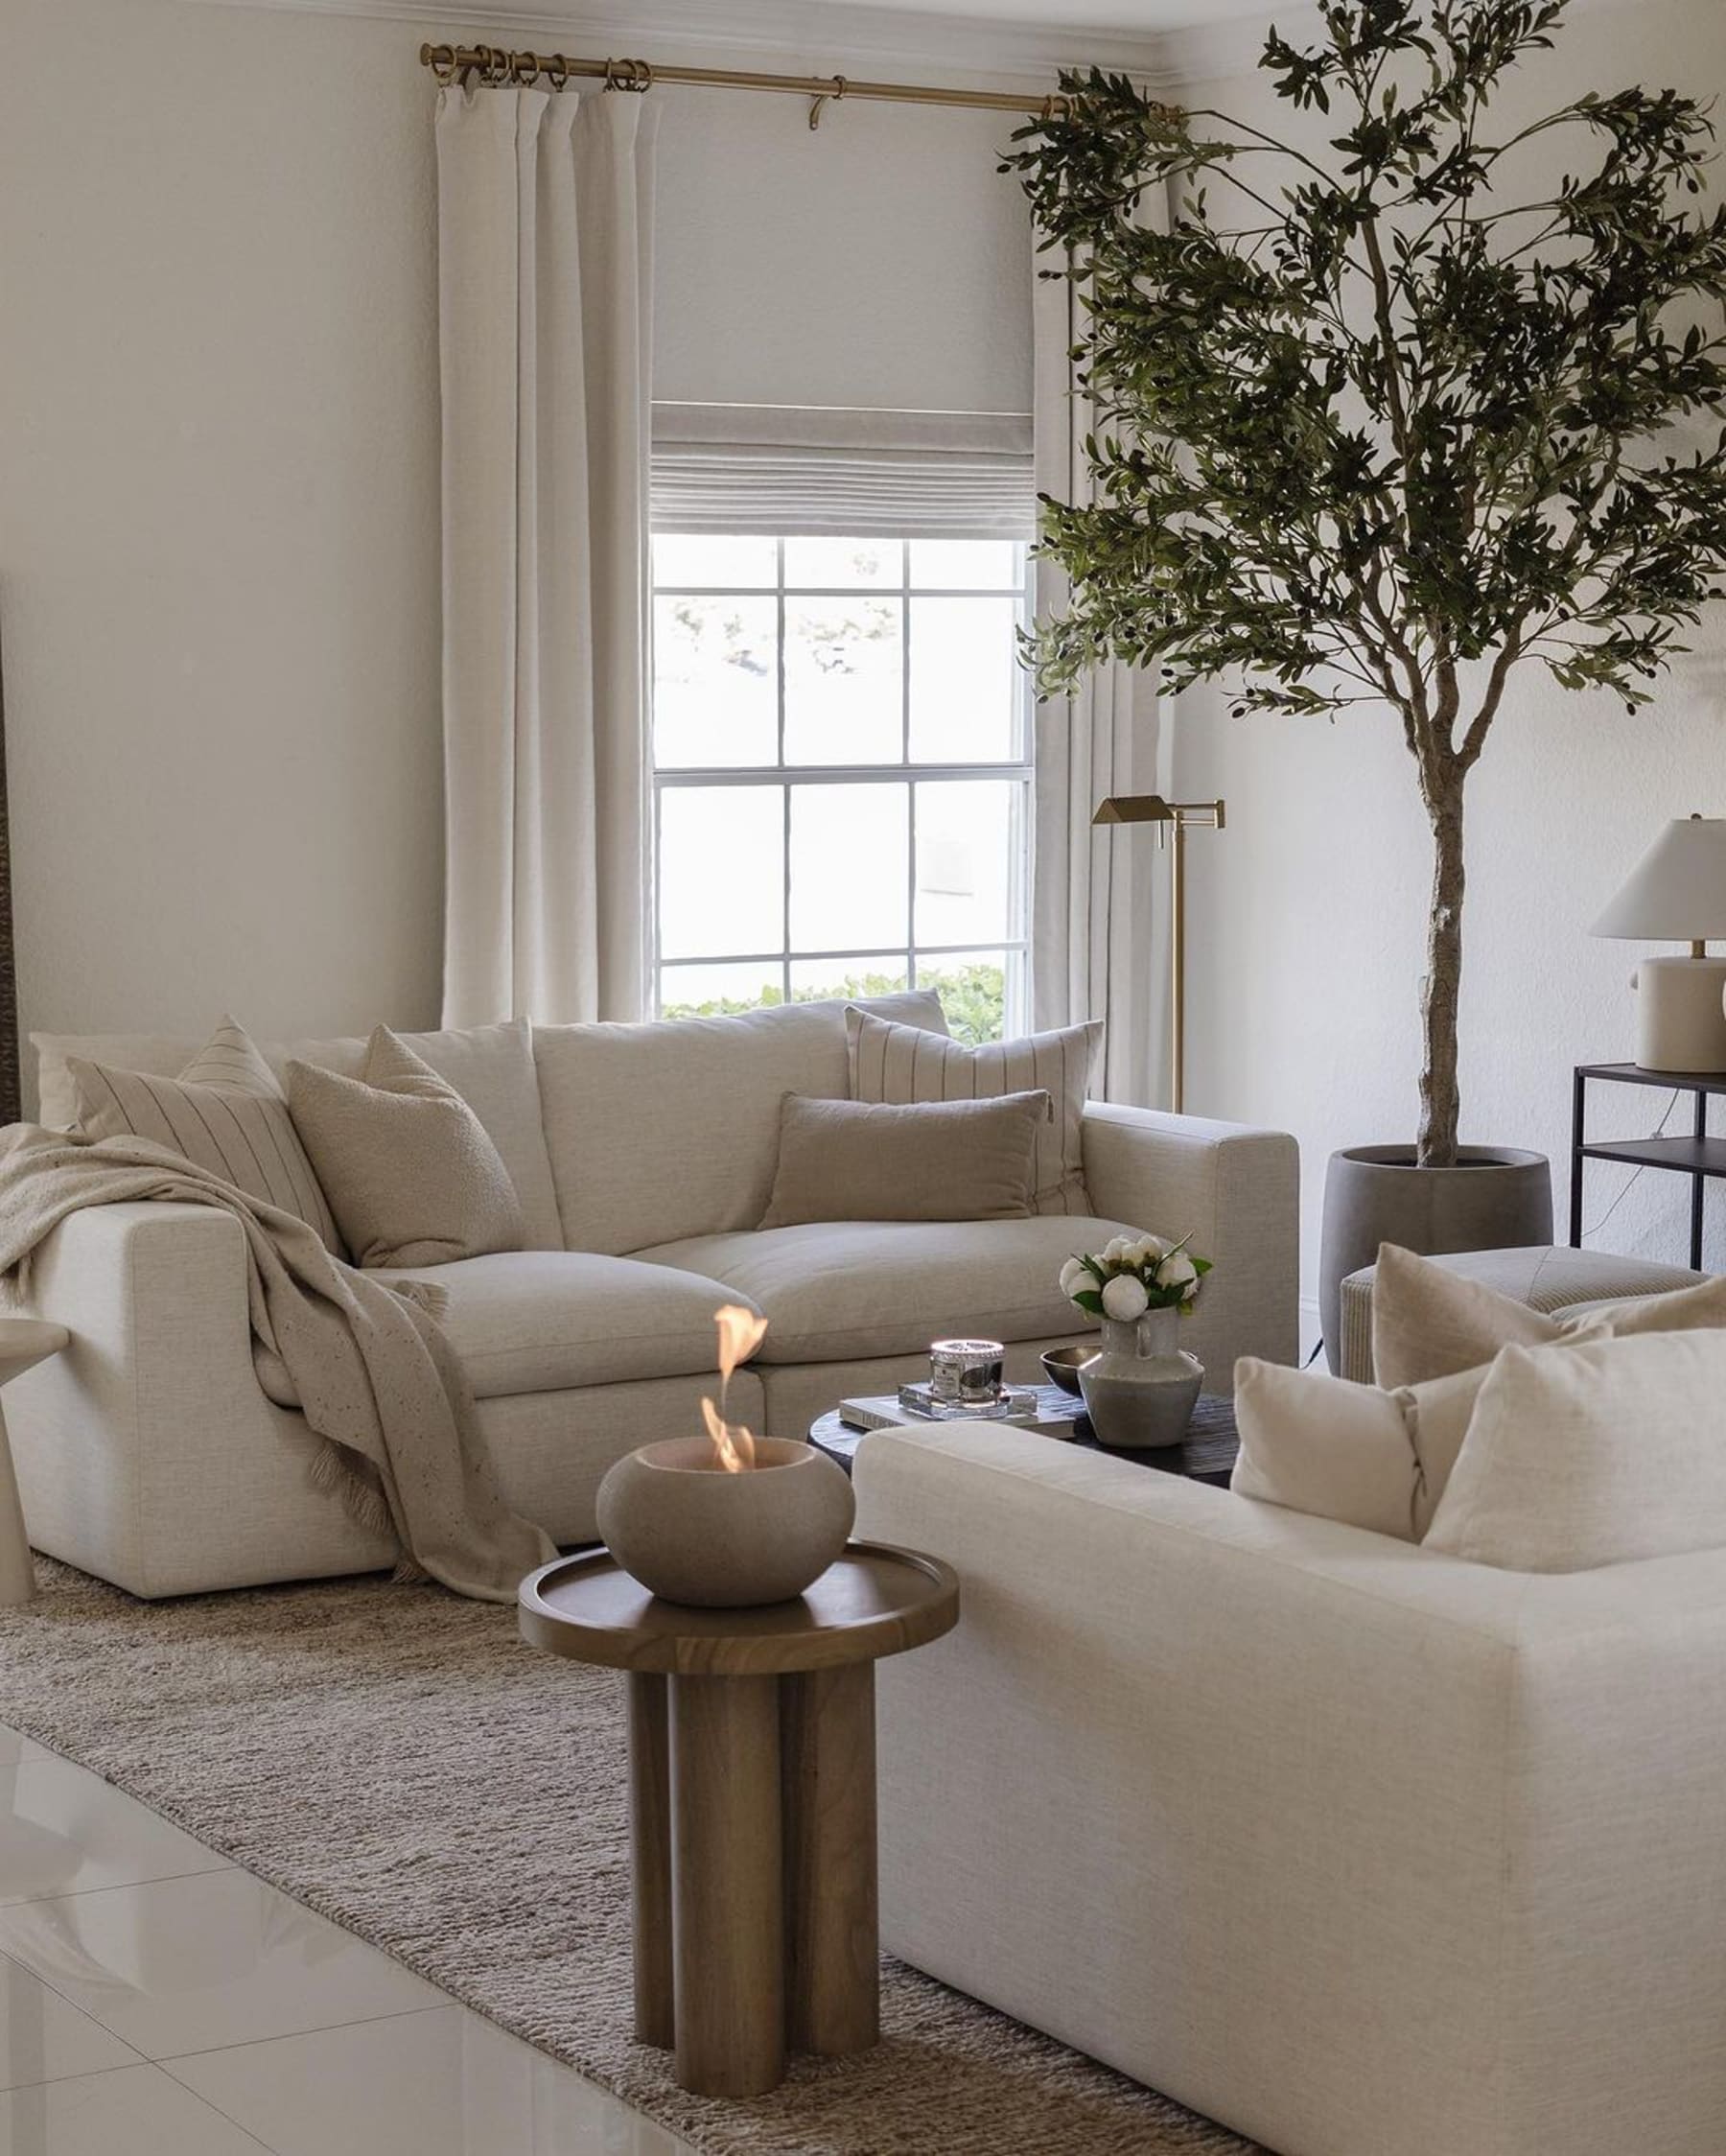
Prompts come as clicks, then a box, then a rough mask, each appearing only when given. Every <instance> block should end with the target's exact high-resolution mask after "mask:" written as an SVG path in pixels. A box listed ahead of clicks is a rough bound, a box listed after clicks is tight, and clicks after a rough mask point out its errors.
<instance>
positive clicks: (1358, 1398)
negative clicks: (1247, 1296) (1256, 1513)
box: [1229, 1355, 1488, 1542]
mask: <svg viewBox="0 0 1726 2156" xmlns="http://www.w3.org/2000/svg"><path fill="white" fill-rule="evenodd" d="M1487 1374H1488V1373H1487V1371H1484V1370H1471V1371H1461V1372H1460V1373H1458V1375H1455V1376H1451V1377H1440V1378H1437V1379H1435V1380H1434V1382H1433V1383H1431V1384H1428V1385H1415V1386H1405V1387H1403V1388H1402V1389H1400V1390H1399V1391H1397V1392H1393V1393H1387V1392H1381V1391H1380V1389H1379V1388H1378V1387H1377V1386H1376V1385H1352V1384H1350V1383H1349V1382H1348V1381H1347V1380H1346V1379H1345V1378H1341V1377H1332V1376H1330V1375H1329V1374H1328V1373H1327V1372H1324V1371H1302V1370H1291V1369H1290V1368H1289V1367H1288V1366H1287V1365H1286V1364H1284V1363H1266V1362H1260V1361H1259V1360H1258V1358H1257V1357H1256V1356H1252V1355H1247V1356H1243V1357H1242V1359H1241V1360H1240V1361H1239V1362H1238V1363H1236V1365H1235V1421H1236V1424H1237V1426H1238V1428H1239V1430H1240V1437H1241V1450H1240V1455H1239V1457H1238V1459H1237V1460H1236V1462H1235V1466H1234V1473H1233V1475H1232V1476H1231V1477H1230V1479H1229V1488H1231V1489H1233V1490H1235V1491H1236V1492H1237V1493H1238V1494H1239V1495H1241V1496H1243V1497H1255V1498H1257V1499H1258V1500H1259V1501H1260V1503H1262V1504H1267V1505H1282V1506H1285V1507H1287V1509H1288V1510H1289V1511H1290V1512H1308V1513H1311V1514H1313V1515H1314V1516H1315V1517H1316V1518H1318V1519H1326V1520H1341V1522H1342V1523H1343V1524H1344V1525H1345V1526H1348V1527H1364V1528H1366V1529H1368V1530H1370V1532H1371V1533H1373V1534H1374V1535H1395V1536H1396V1537H1397V1539H1398V1540H1399V1541H1403V1542H1418V1541H1419V1540H1420V1538H1421V1536H1422V1535H1424V1534H1425V1533H1426V1531H1427V1528H1428V1526H1429V1524H1430V1523H1431V1521H1432V1518H1433V1514H1434V1510H1435V1508H1436V1507H1437V1504H1438V1501H1439V1499H1440V1498H1441V1497H1442V1495H1443V1494H1444V1489H1445V1486H1446V1484H1447V1483H1448V1482H1449V1480H1450V1475H1451V1470H1452V1468H1453V1467H1454V1466H1455V1465H1456V1462H1457V1456H1458V1453H1459V1452H1460V1451H1461V1448H1462V1441H1463V1439H1464V1437H1465V1436H1466V1435H1467V1431H1468V1425H1469V1418H1470V1416H1471V1415H1472V1414H1473V1412H1474V1406H1475V1401H1476V1399H1477V1398H1478V1396H1479V1394H1480V1392H1481V1387H1482V1386H1483V1385H1484V1384H1485V1382H1486V1378H1487Z"/></svg>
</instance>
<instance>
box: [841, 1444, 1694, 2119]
mask: <svg viewBox="0 0 1726 2156" xmlns="http://www.w3.org/2000/svg"><path fill="white" fill-rule="evenodd" d="M856 1484H857V1491H858V1501H859V1517H858V1529H859V1532H860V1533H861V1534H864V1535H869V1536H872V1537H878V1538H880V1539H883V1540H889V1541H901V1542H910V1543H912V1544H914V1545H916V1546H919V1547H921V1548H924V1549H928V1550H931V1551H933V1552H935V1553H936V1554H938V1555H939V1556H941V1557H943V1558H945V1559H946V1560H947V1561H948V1562H949V1563H951V1564H953V1565H954V1567H955V1568H956V1570H957V1572H958V1574H959V1578H960V1591H961V1614H960V1621H959V1625H958V1627H957V1629H955V1630H954V1631H953V1632H952V1633H951V1634H950V1635H948V1636H947V1637H946V1638H945V1639H943V1640H941V1641H939V1642H937V1643H935V1644H934V1645H933V1646H931V1647H928V1648H926V1649H923V1650H921V1651H920V1652H917V1653H915V1654H907V1655H904V1656H902V1657H899V1658H898V1659H896V1660H894V1661H892V1662H890V1663H886V1664H883V1665H882V1668H881V1672H880V1679H879V1681H880V1685H881V1695H880V1713H881V1718H880V1748H881V1855H882V1863H881V1877H882V1883H883V1896H884V1900H883V1943H884V1944H885V1945H886V1947H887V1948H888V1950H889V1951H890V1952H893V1953H895V1954H897V1955H898V1956H899V1957H902V1958H904V1959H906V1960H908V1961H910V1962H912V1963H913V1964H915V1965H916V1966H918V1967H920V1968H923V1969H926V1970H928V1971H929V1972H931V1973H932V1974H933V1975H935V1976H937V1977H939V1978H941V1979H942V1980H945V1982H947V1983H950V1984H953V1985H955V1986H957V1987H958V1988H959V1989H961V1990H963V1991H968V1992H970V1993H972V1994H974V1995H976V1996H978V1997H981V1998H983V1999H985V2000H987V2001H989V2002H990V2003H991V2004H994V2005H996V2006H998V2007H1000V2008H1002V2009H1003V2010H1004V2011H1006V2012H1008V2013H1010V2014H1013V2015H1015V2016H1016V2017H1018V2018H1019V2019H1021V2020H1025V2021H1028V2022H1030V2023H1031V2024H1032V2025H1033V2026H1035V2027H1039V2028H1043V2029H1046V2030H1048V2031H1050V2032H1051V2033H1052V2034H1054V2035H1055V2036H1057V2037H1059V2038H1061V2040H1062V2041H1064V2042H1066V2043H1069V2044H1071V2045H1073V2046H1075V2047H1076V2048H1077V2049H1079V2050H1081V2051H1085V2052H1087V2053H1089V2054H1091V2055H1092V2056H1095V2057H1099V2058H1101V2059H1103V2060H1105V2061H1106V2062H1107V2063H1108V2064H1110V2065H1113V2066H1116V2067H1118V2068H1120V2069H1121V2070H1122V2071H1124V2072H1126V2073H1128V2074H1132V2075H1133V2076H1135V2077H1136V2078H1138V2079H1140V2080H1144V2081H1148V2082H1150V2083H1151V2084H1153V2085H1154V2086H1155V2087H1157V2088H1159V2089H1161V2090H1163V2091H1164V2092H1165V2093H1166V2094H1168V2095H1170V2096H1173V2097H1176V2098H1178V2100H1180V2101H1182V2102H1184V2103H1187V2104H1189V2105H1191V2106H1192V2107H1193V2108H1195V2109H1196V2110H1199V2111H1201V2112H1205V2113H1208V2114H1210V2115H1211V2116H1214V2117H1219V2118H1222V2119H1223V2120H1225V2121H1226V2123H1228V2124H1229V2125H1231V2126H1233V2127H1234V2128H1235V2129H1236V2130H1237V2131H1239V2132H1242V2133H1244V2134H1247V2135H1248V2136H1250V2137H1251V2138H1253V2139H1254V2140H1257V2141H1260V2142H1263V2143H1264V2144H1267V2145H1270V2146H1273V2147H1279V2148H1291V2149H1294V2148H1298V2149H1313V2150H1318V2149H1322V2150H1324V2151H1325V2156H1457V2152H1458V2151H1459V2150H1463V2149H1466V2150H1468V2151H1469V2152H1470V2156H1528V2152H1529V2151H1530V2150H1533V2149H1536V2148H1541V2149H1545V2148H1563V2149H1564V2150H1565V2151H1566V2152H1567V2156H1618V2152H1619V2151H1621V2149H1622V2148H1624V2147H1625V2146H1627V2145H1634V2144H1636V2141H1637V2134H1636V2129H1635V2127H1634V2125H1633V2124H1627V2121H1633V2120H1634V2119H1635V2118H1636V2117H1638V2116H1641V2117H1644V2118H1645V2117H1648V2116H1653V2115H1656V2114H1657V2115H1658V2116H1659V2117H1660V2118H1661V2120H1662V2125H1663V2134H1662V2143H1661V2144H1662V2146H1663V2147H1670V2148H1672V2149H1674V2150H1677V2149H1680V2148H1682V2149H1685V2150H1691V2149H1695V2150H1698V2151H1700V2150H1701V2149H1703V2148H1705V2147H1708V2146H1711V2145H1714V2144H1713V2143H1711V2141H1710V2139H1709V2136H1710V2134H1711V2133H1712V2134H1714V2136H1715V2138H1716V2140H1717V2127H1718V2121H1719V2119H1720V2118H1721V2117H1722V2116H1726V2051H1722V2048H1721V2047H1720V2045H1719V2043H1718V2019H1717V2017H1718V2015H1719V2012H1720V2010H1721V2006H1722V1988H1723V1986H1726V1974H1723V1973H1722V1964H1721V1959H1720V1954H1719V1948H1718V1939H1719V1936H1720V1933H1721V1931H1722V1928H1723V1927H1726V1842H1723V1841H1722V1838H1721V1837H1720V1835H1719V1833H1718V1818H1719V1812H1718V1803H1719V1797H1718V1792H1719V1790H1720V1788H1721V1787H1722V1786H1726V1715H1723V1714H1722V1713H1721V1712H1720V1711H1719V1704H1718V1702H1719V1685H1718V1670H1719V1667H1720V1664H1721V1661H1722V1660H1726V1552H1708V1553H1703V1554H1700V1555H1698V1556H1694V1557H1687V1558H1666V1559H1660V1560H1655V1561H1651V1562H1647V1563H1641V1564H1631V1565H1621V1566H1612V1567H1607V1568H1605V1569H1604V1570H1602V1571H1598V1572H1591V1573H1579V1574H1573V1575H1569V1576H1564V1577H1543V1578H1530V1577H1528V1576H1526V1575H1522V1574H1516V1573H1509V1572H1500V1571H1494V1570H1491V1569H1489V1568H1486V1567H1483V1566H1478V1565H1472V1564H1467V1563H1464V1562H1462V1561H1460V1560H1458V1559H1456V1558H1447V1557H1444V1556H1441V1555H1439V1554H1438V1553H1436V1552H1433V1551H1428V1550H1423V1549H1420V1548H1418V1547H1415V1546H1412V1545H1409V1544H1404V1543H1401V1542H1395V1541H1391V1540H1389V1539H1388V1538H1386V1537H1383V1536H1378V1535H1368V1534H1364V1533H1363V1532H1361V1531H1359V1530H1356V1529H1352V1528H1347V1527H1342V1526H1339V1525H1337V1524H1335V1523H1332V1522H1329V1521H1324V1520H1317V1519H1310V1518H1307V1517H1304V1516H1302V1515H1300V1514H1296V1513H1293V1512H1282V1511H1279V1510H1278V1509H1276V1508H1274V1507H1270V1506H1263V1505H1257V1504H1254V1503H1253V1502H1252V1501H1251V1500H1249V1499H1245V1498H1238V1497H1235V1496H1234V1495H1232V1493H1230V1492H1228V1491H1226V1490H1217V1489H1212V1488H1206V1487H1204V1486H1201V1485H1198V1484H1194V1483H1191V1482H1188V1481H1185V1480H1183V1479H1181V1478H1179V1477H1177V1476H1172V1475H1168V1474H1164V1473H1161V1472H1158V1471H1157V1470H1156V1469H1155V1468H1150V1467H1146V1466H1142V1465H1131V1464H1128V1463H1125V1462H1122V1461H1118V1460H1111V1459H1108V1458H1107V1457H1102V1456H1099V1455H1097V1454H1095V1453H1090V1452H1082V1451H1079V1450H1076V1449H1074V1448H1071V1447H1068V1446H1064V1445H1061V1444H1059V1443H1054V1442H1051V1441H1049V1440H1047V1439H1042V1438H1038V1437H1036V1436H1034V1435H1031V1434H1029V1433H1019V1432H1016V1431H1009V1430H1003V1429H999V1428H995V1429H991V1430H987V1431H985V1430H981V1429H953V1428H951V1427H950V1426H948V1427H943V1428H939V1429H935V1430H927V1431H924V1430H918V1431H911V1430H891V1431H883V1432H879V1433H876V1434H875V1435H872V1436H871V1437H869V1438H867V1439H866V1440H865V1441H863V1443H862V1445H861V1446H860V1448H859V1451H858V1456H857V1464H856ZM1711 2017H1712V2018H1711ZM1458 2060H1466V2061H1469V2062H1471V2063H1470V2066H1469V2069H1468V2071H1467V2072H1458ZM1639 2107H1640V2108H1639Z"/></svg>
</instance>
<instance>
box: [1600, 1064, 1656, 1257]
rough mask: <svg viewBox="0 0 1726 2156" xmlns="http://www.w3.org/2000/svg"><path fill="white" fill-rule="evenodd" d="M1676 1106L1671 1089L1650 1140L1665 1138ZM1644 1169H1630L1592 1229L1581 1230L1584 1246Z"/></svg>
mask: <svg viewBox="0 0 1726 2156" xmlns="http://www.w3.org/2000/svg"><path fill="white" fill-rule="evenodd" d="M1677 1105H1678V1089H1677V1088H1676V1087H1674V1088H1673V1089H1672V1097H1671V1099H1670V1100H1668V1102H1667V1105H1666V1113H1665V1114H1664V1115H1663V1116H1662V1117H1661V1118H1660V1120H1659V1122H1658V1123H1656V1124H1655V1126H1654V1128H1653V1129H1652V1130H1651V1131H1650V1132H1649V1133H1648V1137H1651V1138H1655V1137H1665V1136H1666V1127H1667V1125H1668V1123H1669V1122H1670V1121H1671V1119H1672V1111H1673V1109H1674V1108H1676V1107H1677ZM1646 1167H1647V1162H1646V1161H1644V1163H1643V1165H1642V1167H1640V1168H1632V1169H1631V1171H1630V1174H1629V1177H1628V1179H1627V1180H1626V1182H1625V1183H1624V1186H1623V1188H1622V1189H1621V1191H1620V1192H1619V1194H1618V1196H1617V1197H1616V1198H1615V1199H1614V1200H1613V1201H1612V1203H1611V1205H1609V1206H1608V1207H1607V1208H1606V1210H1605V1211H1604V1212H1603V1213H1602V1214H1601V1215H1600V1217H1599V1219H1598V1220H1597V1221H1596V1222H1595V1224H1594V1226H1593V1227H1592V1228H1585V1229H1583V1230H1582V1240H1583V1242H1584V1243H1585V1244H1586V1243H1587V1242H1588V1241H1589V1240H1590V1239H1591V1238H1592V1237H1594V1236H1596V1235H1598V1233H1599V1232H1600V1230H1601V1229H1602V1228H1604V1227H1605V1225H1606V1223H1607V1222H1608V1221H1609V1220H1610V1219H1611V1218H1612V1216H1613V1214H1614V1213H1615V1212H1617V1210H1618V1209H1619V1207H1621V1205H1622V1204H1623V1202H1624V1200H1625V1199H1626V1198H1627V1197H1629V1195H1630V1193H1631V1191H1633V1190H1634V1189H1635V1188H1636V1185H1637V1183H1639V1182H1640V1181H1641V1180H1642V1177H1643V1175H1644V1172H1645V1170H1646Z"/></svg>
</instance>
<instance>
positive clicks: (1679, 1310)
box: [1372, 1243, 1726, 1386]
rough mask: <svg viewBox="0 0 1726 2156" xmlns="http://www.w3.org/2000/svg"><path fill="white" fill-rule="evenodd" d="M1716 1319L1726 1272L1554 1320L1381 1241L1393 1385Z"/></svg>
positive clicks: (1386, 1355) (1376, 1306)
mask: <svg viewBox="0 0 1726 2156" xmlns="http://www.w3.org/2000/svg"><path fill="white" fill-rule="evenodd" d="M1714 1326H1726V1278H1721V1279H1715V1280H1703V1281H1701V1282H1700V1283H1699V1284H1698V1285H1696V1286H1695V1287H1689V1288H1676V1289H1674V1290H1673V1291H1672V1292H1671V1293H1670V1294H1668V1295H1644V1296H1632V1297H1629V1298H1627V1299H1626V1300H1625V1301H1622V1302H1614V1303H1610V1304H1605V1305H1600V1304H1592V1305H1590V1307H1589V1308H1588V1309H1587V1310H1586V1311H1578V1312H1577V1313H1576V1314H1575V1315H1574V1316H1572V1317H1562V1316H1560V1317H1548V1316H1547V1315H1546V1314H1545V1313H1544V1312H1543V1311H1539V1310H1530V1309H1529V1308H1528V1304H1527V1303H1526V1302H1518V1301H1517V1300H1516V1298H1515V1297H1514V1296H1509V1295H1501V1294H1499V1292H1498V1291H1497V1289H1496V1288H1489V1287H1485V1286H1483V1285H1482V1284H1481V1282H1480V1281H1479V1280H1467V1279H1464V1278H1463V1277H1461V1276H1460V1275H1459V1274H1457V1273H1453V1272H1451V1271H1450V1269H1449V1268H1448V1267H1447V1266H1443V1265H1434V1263H1433V1261H1432V1260H1431V1259H1430V1258H1426V1257H1417V1256H1416V1255H1415V1254H1414V1253H1413V1252H1412V1251H1406V1250H1402V1249H1399V1248H1398V1246H1397V1245H1396V1244H1394V1243H1386V1244H1384V1245H1382V1246H1381V1248H1380V1250H1379V1254H1378V1268H1377V1271H1376V1273H1375V1275H1374V1277H1373V1286H1372V1367H1373V1373H1374V1375H1375V1376H1376V1377H1377V1379H1378V1382H1379V1383H1380V1384H1381V1385H1386V1386H1397V1385H1419V1384H1423V1383H1425V1382H1427V1381H1428V1380H1429V1379H1431V1378H1434V1377H1443V1376H1446V1375H1448V1374H1449V1373H1450V1372H1452V1371H1465V1370H1475V1369H1478V1368H1479V1367H1480V1366H1481V1364H1482V1363H1489V1362H1491V1360H1492V1358H1493V1357H1494V1356H1495V1355H1496V1354H1497V1353H1498V1351H1499V1349H1500V1348H1508V1347H1520V1348H1542V1347H1548V1346H1551V1344H1553V1343H1554V1342H1557V1341H1560V1340H1575V1339H1578V1338H1581V1337H1582V1336H1584V1335H1587V1336H1588V1337H1590V1338H1596V1339H1598V1338H1600V1337H1602V1336H1603V1335H1607V1334H1610V1335H1612V1336H1614V1337H1618V1336H1621V1335H1624V1334H1627V1333H1641V1332H1685V1331H1690V1330H1692V1329H1694V1328H1697V1327H1704V1328H1706V1327H1714Z"/></svg>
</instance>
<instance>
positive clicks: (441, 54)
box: [420, 45, 455, 90]
mask: <svg viewBox="0 0 1726 2156" xmlns="http://www.w3.org/2000/svg"><path fill="white" fill-rule="evenodd" d="M420 58H421V59H422V60H424V61H425V63H426V65H427V66H428V67H429V68H430V69H431V70H432V81H433V82H436V83H438V84H439V85H440V86H441V87H442V88H444V89H446V90H447V89H448V88H449V86H450V84H451V83H452V82H455V47H454V46H453V45H422V46H421V47H420Z"/></svg>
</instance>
